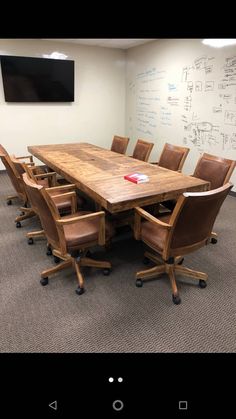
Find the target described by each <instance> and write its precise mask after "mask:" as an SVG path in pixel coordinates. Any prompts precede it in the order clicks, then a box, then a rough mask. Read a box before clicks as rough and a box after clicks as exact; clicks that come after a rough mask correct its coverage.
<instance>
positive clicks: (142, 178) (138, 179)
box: [124, 173, 149, 183]
mask: <svg viewBox="0 0 236 419" xmlns="http://www.w3.org/2000/svg"><path fill="white" fill-rule="evenodd" d="M124 179H126V180H129V181H130V182H133V183H144V182H148V181H149V177H148V176H147V175H144V174H143V173H130V174H128V175H126V176H124Z"/></svg>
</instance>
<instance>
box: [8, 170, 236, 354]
mask: <svg viewBox="0 0 236 419" xmlns="http://www.w3.org/2000/svg"><path fill="white" fill-rule="evenodd" d="M11 193H13V189H12V186H11V183H10V181H9V179H8V177H7V175H6V174H5V173H1V174H0V234H1V236H0V237H1V247H0V351H1V352H36V353H37V352H40V353H44V352H88V353H90V352H106V353H107V352H117V353H118V352H235V350H236V263H235V257H236V198H235V197H232V196H228V197H227V198H226V201H225V203H224V205H223V207H222V209H221V212H220V214H219V216H218V218H217V220H216V224H215V227H214V230H215V231H216V232H217V233H218V234H219V240H218V243H217V244H216V245H212V244H210V245H208V246H206V247H204V248H202V249H200V250H198V251H197V252H194V253H192V254H190V255H188V256H186V257H185V265H186V266H188V267H190V268H193V269H197V270H200V271H201V270H202V271H204V272H207V273H208V274H209V280H208V286H207V287H206V288H205V289H200V288H199V287H198V283H197V281H195V280H194V279H190V278H186V277H181V276H178V288H179V292H180V296H181V299H182V303H181V304H180V305H178V306H176V305H174V304H173V303H172V299H171V288H170V283H169V280H168V278H167V277H166V276H165V275H163V276H162V277H161V278H160V279H159V280H152V281H148V282H146V283H145V284H144V286H143V287H142V288H137V287H136V286H135V272H136V271H138V270H140V269H143V265H142V258H143V250H144V249H143V246H142V243H140V242H137V241H135V240H134V239H133V238H132V236H131V234H129V233H123V234H120V235H119V236H117V237H116V239H115V240H114V242H113V245H112V248H111V249H110V250H109V251H107V252H105V251H104V250H103V249H99V248H96V249H93V250H92V253H93V256H94V257H95V258H98V259H99V258H100V259H101V260H103V259H104V260H106V259H107V260H109V261H111V263H112V272H111V274H110V276H104V275H103V273H102V272H101V271H99V270H93V269H89V268H87V269H86V268H85V270H84V273H85V281H86V282H85V286H86V292H85V294H83V295H82V296H78V295H76V293H75V289H76V287H77V281H76V276H75V273H74V272H73V270H72V269H70V268H69V269H67V270H64V271H62V272H60V273H58V274H56V275H55V276H54V277H52V278H51V279H50V280H49V284H48V285H47V286H46V287H42V286H41V285H40V283H39V280H40V272H41V271H42V270H44V269H46V268H48V267H50V266H54V261H53V258H52V257H48V256H46V254H45V251H46V246H45V241H44V240H43V239H38V240H35V243H34V244H33V245H31V246H29V245H28V244H27V240H26V238H25V234H26V233H27V232H28V231H33V230H36V229H39V228H40V224H39V221H38V220H37V218H36V217H35V218H33V219H31V220H26V221H23V222H22V228H20V229H16V227H15V224H14V218H15V216H16V214H17V208H18V207H19V205H20V203H19V202H16V201H15V203H14V204H13V205H11V206H7V205H6V201H5V196H6V195H8V194H11ZM150 266H151V265H150Z"/></svg>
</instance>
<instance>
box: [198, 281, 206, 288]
mask: <svg viewBox="0 0 236 419" xmlns="http://www.w3.org/2000/svg"><path fill="white" fill-rule="evenodd" d="M206 286H207V283H206V281H204V280H203V279H200V280H199V287H200V288H206Z"/></svg>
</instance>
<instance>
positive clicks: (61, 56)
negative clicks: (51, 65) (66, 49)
mask: <svg viewBox="0 0 236 419" xmlns="http://www.w3.org/2000/svg"><path fill="white" fill-rule="evenodd" d="M43 57H44V58H55V59H59V60H65V59H66V58H67V55H65V54H62V53H60V52H57V51H54V52H52V53H51V54H43Z"/></svg>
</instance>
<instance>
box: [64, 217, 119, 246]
mask: <svg viewBox="0 0 236 419" xmlns="http://www.w3.org/2000/svg"><path fill="white" fill-rule="evenodd" d="M85 214H90V212H88V211H79V212H77V213H75V214H70V215H66V216H65V217H63V219H64V220H66V218H71V217H77V216H79V215H85ZM63 228H64V233H65V239H66V244H67V250H68V252H69V253H70V252H71V251H73V250H77V249H79V248H80V247H81V245H84V244H86V243H88V244H89V243H90V242H94V241H97V240H98V231H99V218H95V219H92V220H81V221H78V222H76V223H75V224H69V225H65V226H64V227H63ZM114 234H115V231H114V228H113V226H112V224H111V223H109V222H108V221H106V227H105V237H106V240H108V239H110V238H111V237H112V236H113V235H114Z"/></svg>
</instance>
